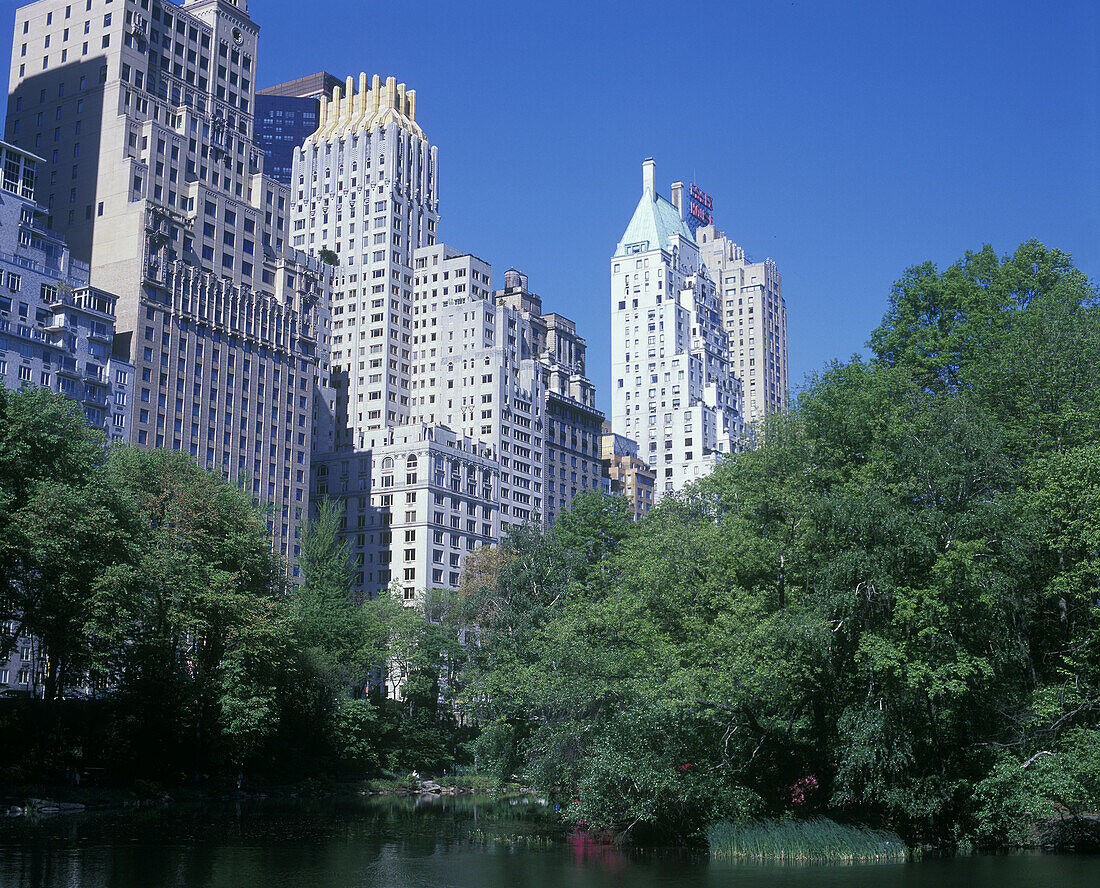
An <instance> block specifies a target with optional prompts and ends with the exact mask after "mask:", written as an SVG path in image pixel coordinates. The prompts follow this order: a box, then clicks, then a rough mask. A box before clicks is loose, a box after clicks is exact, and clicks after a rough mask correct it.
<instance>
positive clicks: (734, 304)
mask: <svg viewBox="0 0 1100 888" xmlns="http://www.w3.org/2000/svg"><path fill="white" fill-rule="evenodd" d="M695 239H696V241H697V242H698V244H699V253H700V255H701V256H702V258H703V263H704V264H705V265H706V267H707V270H708V271H709V272H710V276H711V278H713V280H714V284H715V286H716V287H717V288H718V293H719V295H720V297H721V303H722V318H723V323H724V324H725V327H726V333H727V335H728V336H729V343H730V365H731V367H732V369H733V372H734V373H736V374H737V376H738V377H739V378H740V380H741V386H742V390H743V392H744V398H745V417H746V419H747V420H748V422H750V423H755V422H757V421H758V420H760V419H763V417H764V414H766V413H769V412H771V411H774V410H786V409H787V399H788V389H787V306H786V303H784V301H783V278H782V276H781V275H780V274H779V267H778V266H777V265H776V264H775V262H774V261H773V260H772V259H765V260H764V261H763V262H753V261H752V260H751V259H750V258H749V257H748V256H747V255H746V254H745V250H744V248H743V247H741V246H740V245H738V244H736V243H734V242H733V241H732V240H730V239H729V238H728V237H726V235H725V234H723V233H722V232H720V231H718V230H717V229H715V227H714V226H713V225H706V226H703V227H701V228H698V229H696V231H695Z"/></svg>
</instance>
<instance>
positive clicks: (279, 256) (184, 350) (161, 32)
mask: <svg viewBox="0 0 1100 888" xmlns="http://www.w3.org/2000/svg"><path fill="white" fill-rule="evenodd" d="M257 35H258V28H257V26H256V24H255V23H254V22H253V21H252V20H251V18H250V17H249V15H248V8H247V3H246V0H185V2H184V3H183V5H181V6H177V5H175V4H173V3H169V2H164V0H124V2H118V3H110V2H105V0H92V2H90V3H89V4H88V6H87V8H84V6H83V5H82V4H74V3H66V2H62V0H39V2H37V3H31V4H29V5H27V6H24V7H21V8H20V9H19V10H18V11H17V13H16V17H15V43H14V49H13V62H12V70H11V79H10V95H9V101H8V116H7V124H6V132H7V134H8V138H9V139H10V140H11V141H13V142H14V143H15V144H17V145H20V146H21V147H23V148H25V149H28V150H34V151H37V152H38V153H41V154H43V155H46V156H47V159H48V161H49V163H50V166H51V172H50V175H49V179H48V180H47V181H45V182H43V183H40V186H39V189H38V193H39V198H40V201H41V202H42V203H44V204H45V207H46V209H47V211H48V212H49V214H50V219H51V221H52V224H53V227H54V228H55V229H57V230H58V231H60V232H61V233H62V234H63V235H64V236H65V237H66V239H67V240H68V242H69V245H70V248H71V249H72V251H73V254H74V256H75V257H76V258H77V259H79V260H80V261H82V262H86V263H88V264H89V265H90V267H91V283H92V284H93V285H94V286H96V287H100V288H103V289H105V290H107V291H110V292H112V293H115V294H117V296H118V303H117V308H116V311H117V322H116V335H115V337H114V353H115V355H116V357H118V358H119V359H121V360H124V361H129V362H131V363H133V364H134V366H135V373H136V383H135V389H136V398H135V402H134V407H133V412H132V419H131V421H132V423H133V432H132V439H133V440H134V441H135V442H136V443H138V444H140V445H143V446H148V447H172V448H174V449H178V450H183V451H186V452H190V453H191V454H192V455H193V456H194V457H195V459H196V460H197V461H198V462H199V464H200V465H204V466H206V467H208V468H211V469H214V470H216V471H219V472H221V473H222V474H223V476H224V477H226V478H227V479H228V480H230V481H231V482H233V483H236V484H237V485H238V486H240V487H241V488H242V489H244V490H247V491H249V492H250V493H252V494H253V496H255V497H256V499H257V500H258V501H259V502H261V503H266V504H270V506H271V507H272V512H271V518H270V521H269V524H270V528H271V533H272V543H273V546H274V547H275V548H276V550H277V551H279V552H282V553H283V554H285V555H286V556H287V557H288V559H289V560H290V561H291V562H293V559H294V557H295V555H296V554H297V553H296V548H297V547H296V544H295V538H296V535H297V525H298V522H299V520H300V518H301V515H302V510H303V509H305V508H306V505H307V491H308V484H309V455H310V440H309V439H310V434H311V431H312V428H313V423H314V416H313V401H314V389H315V387H316V386H322V387H323V386H324V385H326V383H327V366H326V362H325V358H324V355H323V349H324V340H323V336H324V329H325V323H326V319H325V317H324V314H323V311H324V308H325V307H327V300H326V299H325V298H324V297H325V293H326V288H327V285H328V279H329V273H328V269H327V266H325V265H324V264H323V263H321V262H319V261H318V260H317V259H310V258H308V257H307V256H306V255H305V254H304V253H300V252H298V251H295V250H293V249H291V248H290V246H289V243H288V241H289V229H288V223H289V206H288V203H289V199H290V197H289V192H288V189H287V187H286V186H285V185H283V184H281V183H279V182H277V181H275V180H274V179H272V178H270V177H268V176H266V175H264V170H263V160H264V158H263V153H262V152H261V151H259V150H257V148H256V143H255V134H254V119H253V114H254V101H255V82H254V78H255V71H256V43H257ZM32 57H33V64H32V63H31V61H30V59H31V58H32ZM319 349H320V351H321V352H322V353H321V354H320V355H319ZM295 570H296V569H295Z"/></svg>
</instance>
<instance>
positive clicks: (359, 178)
mask: <svg viewBox="0 0 1100 888" xmlns="http://www.w3.org/2000/svg"><path fill="white" fill-rule="evenodd" d="M290 187H291V198H292V200H293V201H294V230H293V235H292V236H293V244H294V246H295V247H298V248H301V249H305V250H310V251H311V252H316V253H317V254H320V253H321V251H329V252H330V253H331V255H332V257H333V258H335V259H336V262H337V265H336V272H335V279H334V282H333V294H332V368H333V372H332V384H333V388H334V389H335V428H336V437H335V440H334V441H333V442H331V445H330V449H337V450H338V449H341V448H348V447H356V448H362V447H364V446H366V444H365V442H366V440H367V438H368V436H367V435H366V434H365V433H366V432H367V431H369V430H374V429H380V428H384V427H386V426H394V425H405V424H407V423H408V422H409V421H410V415H411V398H412V395H411V394H410V392H411V381H412V373H413V356H412V353H413V350H414V337H413V329H414V328H413V253H414V251H415V250H416V249H417V248H418V247H422V246H429V245H431V244H434V243H435V238H436V223H437V222H438V220H439V214H438V194H437V188H438V178H437V171H436V150H435V148H433V147H432V146H431V145H430V144H429V142H428V139H427V136H425V135H424V132H423V130H421V128H420V125H419V124H418V123H417V122H416V93H415V91H413V90H408V91H406V89H405V84H403V83H397V81H396V80H395V79H394V78H393V77H390V78H388V79H387V80H386V81H385V83H383V82H382V80H381V79H380V78H379V77H378V76H377V75H375V77H374V79H373V81H371V82H370V84H369V85H368V81H367V75H366V74H360V75H359V82H358V91H356V83H355V81H354V80H353V79H352V78H351V77H349V78H348V79H347V83H346V86H345V88H344V90H341V89H340V88H339V87H337V88H335V89H334V90H333V95H332V98H331V100H329V99H326V98H324V97H322V99H321V105H320V120H319V122H318V128H317V131H316V132H315V133H313V134H312V135H311V136H310V137H309V138H308V139H307V140H306V142H305V144H304V145H303V146H302V148H301V149H299V150H298V151H297V152H295V157H294V173H293V175H292V177H291V186H290Z"/></svg>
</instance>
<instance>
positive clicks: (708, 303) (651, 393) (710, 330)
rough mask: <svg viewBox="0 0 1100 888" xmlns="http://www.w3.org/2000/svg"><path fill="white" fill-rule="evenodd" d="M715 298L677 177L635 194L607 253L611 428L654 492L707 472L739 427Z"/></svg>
mask: <svg viewBox="0 0 1100 888" xmlns="http://www.w3.org/2000/svg"><path fill="white" fill-rule="evenodd" d="M721 308H722V302H721V297H720V296H719V294H718V292H717V290H716V288H715V285H714V282H713V281H712V279H711V278H710V276H709V274H708V273H707V269H706V266H705V265H704V263H703V258H702V256H701V255H700V252H699V246H698V244H697V243H696V241H695V239H694V237H692V234H691V230H690V228H689V227H688V225H687V224H686V223H685V221H684V209H683V184H682V183H680V182H676V183H674V184H673V185H672V200H671V201H669V200H666V199H665V198H664V197H661V196H660V195H659V194H657V189H656V182H655V165H654V162H653V160H652V159H647V160H646V161H645V162H644V163H643V164H642V197H641V199H640V200H639V201H638V206H637V209H635V211H634V215H633V217H632V218H631V220H630V224H629V225H627V228H626V231H625V232H624V234H623V236H622V239H621V240H620V241H619V244H618V246H617V247H616V249H615V254H614V256H612V258H611V382H612V397H611V403H612V419H611V422H612V428H613V430H614V431H615V432H616V433H618V434H620V435H624V436H626V437H628V438H631V439H633V440H634V441H637V442H638V456H639V457H640V458H641V459H642V460H644V461H646V462H647V463H648V464H649V466H650V467H651V468H652V469H653V470H654V471H655V473H656V476H657V477H656V483H655V490H654V495H655V498H656V499H659V498H660V497H661V496H663V495H665V494H667V493H670V492H672V491H675V490H679V489H681V488H682V487H683V486H684V485H685V484H687V483H688V482H689V481H692V480H694V479H695V478H698V477H701V476H703V475H705V474H707V473H709V472H710V471H711V470H712V469H713V467H714V466H715V464H716V463H717V461H718V459H719V458H721V456H722V455H723V454H728V453H732V452H734V451H735V450H737V449H738V447H739V446H740V441H741V438H742V436H743V434H744V430H745V427H744V422H743V420H742V392H741V383H740V380H739V379H738V378H737V375H736V374H735V373H734V372H733V368H732V367H731V366H730V350H729V339H728V336H727V333H726V329H725V327H724V325H723V323H722V316H721Z"/></svg>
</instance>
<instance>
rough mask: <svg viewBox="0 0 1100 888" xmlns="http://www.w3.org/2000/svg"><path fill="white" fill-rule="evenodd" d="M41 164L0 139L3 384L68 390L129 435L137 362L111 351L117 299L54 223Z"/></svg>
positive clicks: (90, 412) (114, 432)
mask: <svg viewBox="0 0 1100 888" xmlns="http://www.w3.org/2000/svg"><path fill="white" fill-rule="evenodd" d="M41 163H42V161H41V158H38V157H36V156H34V155H32V154H30V153H28V152H26V151H21V150H20V149H18V148H16V147H15V146H14V145H8V144H7V143H5V142H0V383H3V385H4V386H5V387H7V388H9V389H19V388H23V387H24V386H34V387H42V388H48V389H51V390H53V391H55V392H61V393H62V394H64V395H67V396H68V397H70V398H72V399H73V400H75V401H78V402H80V404H81V405H82V406H83V408H84V416H85V417H86V418H87V420H88V422H90V423H91V424H92V425H94V426H96V427H97V428H99V429H102V430H103V432H104V433H105V434H106V435H107V437H108V440H110V441H129V440H130V408H131V406H132V399H133V384H134V367H133V365H132V364H130V363H129V362H127V361H125V360H122V359H120V358H117V357H114V356H113V355H112V352H111V342H112V339H113V337H114V332H115V302H116V300H115V297H114V296H113V295H112V294H110V293H105V292H103V291H102V290H98V289H96V288H95V287H92V286H90V285H89V284H88V267H87V265H84V264H83V263H81V262H79V261H77V260H75V259H73V258H72V256H71V255H70V253H69V248H68V246H67V245H66V244H65V242H64V241H63V240H62V239H61V238H60V237H58V236H57V234H56V233H55V232H53V231H51V230H50V229H49V228H48V227H47V224H46V222H47V214H46V212H45V211H44V210H43V209H42V208H41V207H39V206H38V204H37V203H36V202H35V201H34V199H33V195H34V190H35V181H36V178H37V176H38V171H39V167H40V166H41Z"/></svg>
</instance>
